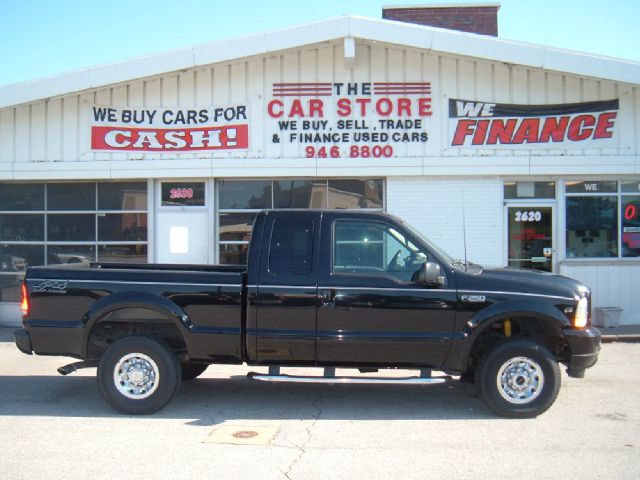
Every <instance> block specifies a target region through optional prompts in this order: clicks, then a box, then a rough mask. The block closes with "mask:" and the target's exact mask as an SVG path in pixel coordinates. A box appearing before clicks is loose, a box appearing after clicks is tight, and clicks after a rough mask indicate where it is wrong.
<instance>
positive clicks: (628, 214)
mask: <svg viewBox="0 0 640 480" xmlns="http://www.w3.org/2000/svg"><path fill="white" fill-rule="evenodd" d="M636 218H638V209H637V208H636V206H635V205H627V207H626V208H625V209H624V219H625V220H635V219H636Z"/></svg>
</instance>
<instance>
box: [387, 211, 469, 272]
mask: <svg viewBox="0 0 640 480" xmlns="http://www.w3.org/2000/svg"><path fill="white" fill-rule="evenodd" d="M393 218H394V219H395V220H396V221H397V222H398V223H400V224H401V225H402V226H403V227H404V228H405V229H407V230H408V231H409V233H410V234H411V235H413V237H414V238H416V239H417V240H419V241H421V242H422V243H423V244H424V245H425V246H426V247H427V248H428V249H429V250H430V251H432V252H435V254H436V255H437V256H438V257H440V259H441V260H443V261H445V262H446V263H448V264H449V265H452V266H459V265H460V264H461V265H463V266H464V262H461V261H460V260H455V259H454V258H452V257H451V256H450V255H449V254H448V253H447V252H445V251H444V250H442V249H441V248H440V247H439V246H437V245H436V244H435V243H433V242H430V241H429V240H427V239H426V238H424V236H423V235H422V234H421V233H420V232H419V231H418V230H416V229H415V228H414V227H413V226H411V225H410V224H408V223H407V222H405V221H404V220H402V219H401V218H398V217H396V216H393Z"/></svg>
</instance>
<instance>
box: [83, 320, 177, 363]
mask: <svg viewBox="0 0 640 480" xmlns="http://www.w3.org/2000/svg"><path fill="white" fill-rule="evenodd" d="M130 335H143V336H146V337H152V338H159V339H162V340H163V341H164V342H166V343H167V345H169V347H170V348H171V350H172V351H173V352H174V353H175V354H176V355H177V356H178V358H179V359H181V360H182V359H183V358H184V359H186V358H187V356H188V355H187V345H186V342H185V340H184V337H183V335H182V333H181V332H180V330H179V329H178V327H177V326H176V325H175V324H174V323H173V322H171V320H169V319H168V318H166V317H163V316H162V315H161V314H159V313H158V312H156V311H153V310H149V309H145V308H122V309H118V310H114V311H112V312H109V313H108V314H106V315H105V316H103V317H102V318H100V319H99V320H98V321H97V322H96V323H95V324H94V325H93V327H92V328H91V331H90V332H89V337H88V339H87V358H89V359H92V360H93V359H99V358H100V357H101V356H102V353H103V352H104V351H105V350H106V349H107V347H108V346H109V345H111V344H112V343H113V342H115V341H116V340H119V339H121V338H123V337H127V336H130Z"/></svg>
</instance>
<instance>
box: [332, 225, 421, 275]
mask: <svg viewBox="0 0 640 480" xmlns="http://www.w3.org/2000/svg"><path fill="white" fill-rule="evenodd" d="M426 261H427V255H426V254H425V253H424V252H422V251H421V250H420V249H419V248H418V247H417V246H416V245H414V244H413V243H412V242H411V240H410V239H408V238H406V237H405V236H404V235H403V234H402V233H401V232H399V231H398V230H397V229H395V228H394V227H393V226H391V225H388V224H385V223H381V222H377V221H375V222H374V221H367V220H337V221H336V222H335V230H334V243H333V272H334V273H361V274H369V275H370V274H380V275H386V276H392V277H394V278H397V279H398V280H400V281H403V282H411V280H412V277H413V275H414V273H415V272H416V271H418V270H419V269H420V266H421V265H422V264H423V263H424V262H426Z"/></svg>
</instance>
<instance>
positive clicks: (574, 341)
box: [563, 327, 600, 378]
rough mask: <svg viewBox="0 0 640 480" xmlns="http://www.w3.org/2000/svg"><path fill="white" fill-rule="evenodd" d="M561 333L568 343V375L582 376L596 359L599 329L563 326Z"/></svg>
mask: <svg viewBox="0 0 640 480" xmlns="http://www.w3.org/2000/svg"><path fill="white" fill-rule="evenodd" d="M563 333H564V336H565V338H566V339H567V342H568V343H569V357H568V359H567V367H568V369H567V373H568V374H569V376H570V377H575V378H583V377H584V371H585V370H586V369H587V368H590V367H593V366H594V365H595V364H596V362H597V361H598V353H600V330H598V329H597V328H593V327H591V328H587V329H584V330H576V329H573V328H565V329H564V330H563Z"/></svg>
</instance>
